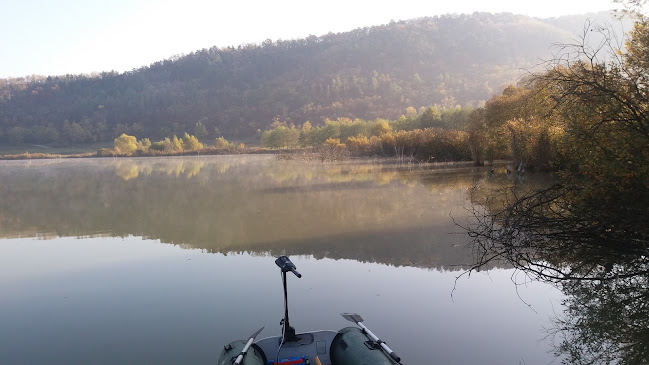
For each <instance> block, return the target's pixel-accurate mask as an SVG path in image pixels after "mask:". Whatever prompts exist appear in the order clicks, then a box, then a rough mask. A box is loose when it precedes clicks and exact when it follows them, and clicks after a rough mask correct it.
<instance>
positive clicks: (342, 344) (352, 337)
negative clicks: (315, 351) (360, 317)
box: [329, 327, 399, 365]
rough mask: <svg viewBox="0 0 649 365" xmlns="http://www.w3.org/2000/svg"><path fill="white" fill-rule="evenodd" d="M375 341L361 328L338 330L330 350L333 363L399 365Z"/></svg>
mask: <svg viewBox="0 0 649 365" xmlns="http://www.w3.org/2000/svg"><path fill="white" fill-rule="evenodd" d="M373 343H374V342H373V341H371V340H370V338H368V336H366V335H365V333H363V331H362V330H361V329H360V328H357V327H346V328H343V329H341V330H340V331H338V334H337V335H336V337H335V338H334V339H333V341H332V342H331V349H330V351H329V353H330V356H331V363H332V364H333V365H358V364H372V365H398V364H399V363H398V362H396V361H394V360H393V359H392V358H391V357H390V356H389V355H388V354H387V353H385V352H384V351H383V350H382V349H381V347H379V346H373V345H372V344H373Z"/></svg>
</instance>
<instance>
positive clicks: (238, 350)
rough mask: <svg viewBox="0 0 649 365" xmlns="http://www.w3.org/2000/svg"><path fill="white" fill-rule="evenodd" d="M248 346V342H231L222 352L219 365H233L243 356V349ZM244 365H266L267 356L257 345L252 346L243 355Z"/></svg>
mask: <svg viewBox="0 0 649 365" xmlns="http://www.w3.org/2000/svg"><path fill="white" fill-rule="evenodd" d="M246 345H248V341H244V340H237V341H233V342H230V343H229V344H227V345H226V346H225V347H223V350H222V351H221V355H220V356H219V361H218V362H217V364H218V365H232V364H233V363H234V362H235V360H236V359H237V358H238V357H239V355H241V354H242V352H243V349H244V348H245V347H246ZM242 363H243V364H245V365H266V355H264V352H263V351H262V350H261V349H260V348H259V346H257V345H256V344H254V343H253V344H250V345H249V348H248V349H247V351H246V352H245V353H244V354H243V362H242Z"/></svg>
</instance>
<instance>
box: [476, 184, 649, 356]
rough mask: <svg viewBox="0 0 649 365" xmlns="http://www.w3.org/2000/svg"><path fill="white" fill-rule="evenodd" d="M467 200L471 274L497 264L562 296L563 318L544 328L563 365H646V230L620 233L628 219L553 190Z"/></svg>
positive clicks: (483, 194) (484, 192)
mask: <svg viewBox="0 0 649 365" xmlns="http://www.w3.org/2000/svg"><path fill="white" fill-rule="evenodd" d="M472 201H473V203H474V204H475V208H474V211H473V217H474V219H475V221H474V222H473V223H472V224H470V225H469V226H467V227H465V228H467V230H468V231H469V234H470V235H471V236H472V237H473V250H474V255H475V262H474V266H473V268H472V269H471V270H478V269H480V268H481V267H482V266H483V265H485V264H487V263H489V262H493V261H495V260H504V261H506V262H507V263H509V264H511V265H513V266H514V267H515V268H517V269H518V270H521V271H523V272H524V273H526V274H527V276H528V277H531V278H533V279H536V280H541V281H544V282H549V283H552V284H554V285H555V286H557V287H558V288H559V289H560V290H562V292H563V293H564V294H566V299H565V300H564V302H563V305H564V307H565V311H564V312H563V313H562V314H559V315H558V316H557V318H555V320H554V326H553V328H550V329H548V332H549V334H550V335H551V336H550V337H551V338H552V339H553V340H554V348H555V355H556V356H557V357H558V358H561V359H562V361H563V363H566V364H648V363H649V252H648V251H647V244H646V241H645V240H643V239H642V237H645V236H646V234H645V231H644V230H645V228H642V226H639V225H635V227H636V228H634V229H633V230H631V228H628V230H627V231H625V230H622V229H620V228H619V227H620V226H621V224H622V223H624V224H625V226H624V227H625V228H626V227H628V226H629V225H630V224H632V223H629V222H633V218H627V217H625V216H624V215H623V214H621V213H620V212H617V211H616V210H615V208H614V207H610V209H609V207H607V206H606V204H604V203H603V200H599V201H598V202H599V204H600V205H601V206H600V207H599V209H598V208H596V203H597V202H596V201H592V200H590V199H584V198H579V195H577V194H575V193H574V191H572V190H569V189H567V188H565V187H563V186H560V185H555V186H552V187H550V188H547V189H541V190H534V191H528V192H522V191H520V189H519V188H517V187H513V188H511V189H507V190H502V189H500V190H498V191H494V190H491V191H489V190H488V189H487V188H485V189H480V188H479V187H478V188H477V189H475V190H474V192H473V195H472ZM645 209H646V208H645ZM611 222H619V223H620V224H619V225H618V224H613V225H610V226H608V225H607V223H611ZM609 227H618V229H611V228H609ZM638 227H639V228H638ZM629 232H633V233H634V234H630V233H629ZM471 270H470V271H471ZM470 271H469V272H470Z"/></svg>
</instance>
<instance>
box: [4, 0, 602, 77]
mask: <svg viewBox="0 0 649 365" xmlns="http://www.w3.org/2000/svg"><path fill="white" fill-rule="evenodd" d="M614 7H615V4H613V3H612V1H611V0H544V1H529V0H454V1H453V0H451V1H449V0H444V1H441V0H439V1H434V0H428V1H426V0H397V1H395V0H390V1H385V0H373V1H365V0H363V1H355V0H326V1H309V0H300V1H297V0H275V1H269V0H227V1H222V0H221V1H219V0H182V1H167V0H109V1H104V0H102V1H98V0H0V77H14V76H25V75H31V74H39V75H60V74H66V73H70V74H79V73H90V72H93V71H109V70H115V71H125V70H131V69H133V68H137V67H140V66H143V65H148V64H150V63H152V62H155V61H159V60H162V59H165V58H169V57H170V56H172V55H176V54H182V53H189V52H191V51H194V50H198V49H202V48H209V47H211V46H214V45H216V46H219V47H224V46H229V45H239V44H242V43H259V42H261V41H263V40H265V39H268V38H270V39H273V40H277V39H279V38H281V39H293V38H303V37H306V36H308V35H309V34H313V35H322V34H325V33H328V32H330V31H332V32H343V31H347V30H352V29H354V28H358V27H363V26H370V25H376V24H384V23H388V22H389V21H390V20H392V19H394V20H401V19H411V18H417V17H422V16H432V15H440V14H447V13H457V14H459V13H473V12H474V11H486V12H492V13H496V12H511V13H516V14H525V15H530V16H535V17H543V18H545V17H554V16H559V15H566V14H583V13H588V12H595V11H601V10H608V9H611V8H614Z"/></svg>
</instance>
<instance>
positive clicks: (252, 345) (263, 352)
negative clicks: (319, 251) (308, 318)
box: [218, 256, 403, 365]
mask: <svg viewBox="0 0 649 365" xmlns="http://www.w3.org/2000/svg"><path fill="white" fill-rule="evenodd" d="M275 263H276V264H277V266H279V268H280V269H281V271H282V285H283V287H284V319H282V321H281V326H282V334H281V336H274V337H268V338H264V339H262V340H259V341H256V338H257V336H258V335H259V333H261V331H262V330H263V329H264V328H263V327H262V328H260V329H259V330H257V331H256V332H255V333H253V334H252V335H251V336H250V337H249V338H248V339H247V340H237V341H233V342H231V343H229V344H227V345H226V346H224V347H223V350H222V351H221V355H220V356H219V361H218V365H300V364H315V365H397V364H398V365H403V364H402V363H401V358H400V357H399V356H397V355H396V354H395V353H394V351H392V349H390V347H388V346H387V345H386V343H385V342H383V341H381V340H380V339H379V338H378V337H377V336H376V335H375V334H374V333H372V331H370V330H369V329H368V328H367V327H365V325H364V324H363V323H362V322H363V318H362V317H361V316H359V315H358V314H356V313H342V314H341V315H342V316H343V318H345V319H346V320H348V321H350V322H353V323H355V324H356V327H346V328H343V329H341V330H340V331H326V330H325V331H314V332H305V333H296V332H295V329H294V328H293V327H291V325H290V323H289V319H288V294H287V288H286V273H288V272H289V271H290V272H292V273H293V274H295V276H297V277H298V278H301V277H302V275H301V274H300V273H299V272H298V271H297V270H296V267H295V265H294V264H293V263H292V262H291V260H290V259H289V258H288V257H286V256H280V257H279V258H277V260H275Z"/></svg>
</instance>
